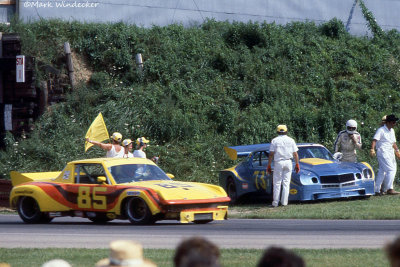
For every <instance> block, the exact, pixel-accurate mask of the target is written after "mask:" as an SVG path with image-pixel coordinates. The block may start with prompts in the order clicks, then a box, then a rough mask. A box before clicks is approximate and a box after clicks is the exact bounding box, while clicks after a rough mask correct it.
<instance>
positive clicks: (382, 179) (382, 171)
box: [370, 114, 400, 196]
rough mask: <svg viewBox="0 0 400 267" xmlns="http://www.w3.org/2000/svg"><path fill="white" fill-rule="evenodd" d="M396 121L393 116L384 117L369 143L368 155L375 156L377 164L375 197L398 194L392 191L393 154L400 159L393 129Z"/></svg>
mask: <svg viewBox="0 0 400 267" xmlns="http://www.w3.org/2000/svg"><path fill="white" fill-rule="evenodd" d="M398 120H399V119H398V118H396V116H395V115H393V114H391V115H388V116H386V122H385V124H384V125H383V126H382V127H380V128H379V129H378V130H376V133H375V135H374V140H372V143H371V151H370V154H371V156H375V155H376V156H377V158H378V164H379V170H378V175H377V176H376V180H375V195H377V196H380V195H382V193H387V194H388V195H397V194H399V193H398V192H396V191H394V189H393V182H394V178H395V176H396V171H397V163H396V158H395V154H396V156H397V157H400V153H399V149H398V147H397V145H396V136H395V133H394V129H393V128H394V126H395V125H396V122H397V121H398ZM375 148H376V153H375ZM381 185H382V191H381Z"/></svg>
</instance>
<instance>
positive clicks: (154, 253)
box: [0, 248, 389, 267]
mask: <svg viewBox="0 0 400 267" xmlns="http://www.w3.org/2000/svg"><path fill="white" fill-rule="evenodd" d="M293 251H294V252H295V253H297V254H298V255H301V256H302V257H303V258H304V260H305V262H306V264H307V266H310V267H313V266H315V267H319V266H324V267H331V266H332V267H333V266H343V267H347V266H348V267H350V266H351V267H358V266H360V267H362V266H377V267H378V266H388V265H389V263H388V261H387V259H386V257H385V254H384V252H383V250H382V249H318V250H317V249H293ZM221 253H222V255H221V263H222V266H227V267H228V266H229V267H231V266H232V267H242V266H243V262H246V266H256V264H257V262H258V260H259V258H260V257H261V255H262V253H263V250H260V249H222V250H221ZM0 254H1V255H2V257H1V261H3V262H7V263H9V264H11V266H32V267H35V266H40V265H41V264H43V263H44V262H46V261H48V260H51V259H56V258H57V259H64V260H66V261H68V262H69V263H71V264H72V266H74V267H79V266H85V267H86V266H93V265H94V264H95V263H96V262H97V261H98V260H100V259H102V258H107V257H108V256H109V254H108V250H107V249H76V248H52V249H37V248H35V249H25V248H24V249H23V248H12V249H6V248H0ZM22 255H23V256H22ZM173 255H174V250H168V249H145V250H144V256H145V257H146V258H148V259H151V260H152V261H154V262H155V263H156V264H157V266H159V267H172V266H173V264H172V258H173Z"/></svg>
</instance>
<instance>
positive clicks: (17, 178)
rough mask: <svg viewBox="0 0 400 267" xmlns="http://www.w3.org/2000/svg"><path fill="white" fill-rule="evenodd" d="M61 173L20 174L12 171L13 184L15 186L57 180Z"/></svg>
mask: <svg viewBox="0 0 400 267" xmlns="http://www.w3.org/2000/svg"><path fill="white" fill-rule="evenodd" d="M60 173H61V172H26V173H20V172H17V171H11V172H10V177H11V183H12V185H13V186H16V185H19V184H22V183H27V182H32V181H41V180H50V179H55V178H57V177H58V176H59V175H60Z"/></svg>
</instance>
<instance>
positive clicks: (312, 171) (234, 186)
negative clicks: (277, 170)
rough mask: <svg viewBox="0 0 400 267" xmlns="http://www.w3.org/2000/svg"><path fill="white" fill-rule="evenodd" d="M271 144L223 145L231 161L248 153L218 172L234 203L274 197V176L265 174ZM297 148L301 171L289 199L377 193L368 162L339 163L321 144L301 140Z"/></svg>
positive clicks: (293, 175) (295, 179) (296, 176)
mask: <svg viewBox="0 0 400 267" xmlns="http://www.w3.org/2000/svg"><path fill="white" fill-rule="evenodd" d="M269 146H270V144H255V145H246V146H233V147H225V148H224V149H225V152H226V153H227V154H228V156H229V157H230V158H231V159H232V160H236V159H237V158H239V157H246V156H247V158H246V159H245V160H244V161H242V162H240V163H239V164H238V165H236V166H234V167H231V168H229V169H225V170H222V171H220V174H219V183H220V185H221V186H222V187H223V188H224V189H225V190H226V192H227V193H228V196H229V197H230V198H231V203H232V204H233V203H235V202H237V201H238V200H239V199H241V198H243V197H245V196H262V197H269V198H272V188H273V186H272V175H268V174H267V173H266V169H267V165H268V155H269ZM297 147H298V148H299V151H298V154H299V159H300V172H299V173H296V172H294V171H293V173H292V180H291V183H290V193H289V201H309V200H319V199H332V198H348V197H369V196H371V195H373V194H374V184H375V174H374V171H373V169H372V167H371V166H370V165H369V164H368V163H366V162H357V163H349V162H339V161H337V160H335V159H334V158H333V156H332V154H331V152H329V150H328V149H326V148H325V147H324V146H323V145H320V144H311V143H301V144H297ZM293 164H294V163H293ZM273 165H274V164H273V163H272V171H273ZM293 170H294V168H293Z"/></svg>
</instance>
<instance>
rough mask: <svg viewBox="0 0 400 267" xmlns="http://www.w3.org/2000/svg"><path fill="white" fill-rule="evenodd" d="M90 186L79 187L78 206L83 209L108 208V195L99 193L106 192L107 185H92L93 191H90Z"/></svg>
mask: <svg viewBox="0 0 400 267" xmlns="http://www.w3.org/2000/svg"><path fill="white" fill-rule="evenodd" d="M90 188H91V187H89V186H81V187H79V193H78V207H79V208H82V209H91V208H93V209H97V210H105V209H107V197H106V196H105V195H101V194H98V193H100V192H106V191H107V188H105V187H92V188H93V193H92V194H91V193H90Z"/></svg>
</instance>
